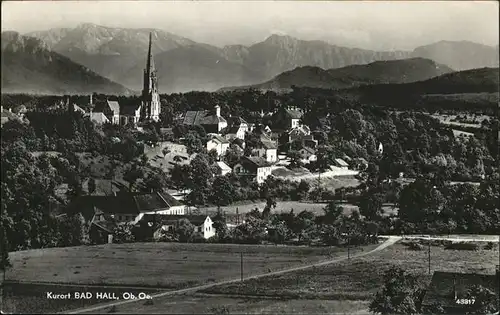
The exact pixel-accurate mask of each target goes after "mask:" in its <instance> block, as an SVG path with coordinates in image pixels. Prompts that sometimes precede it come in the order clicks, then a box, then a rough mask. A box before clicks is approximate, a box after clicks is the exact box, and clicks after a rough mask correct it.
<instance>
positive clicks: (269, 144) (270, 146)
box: [260, 140, 276, 150]
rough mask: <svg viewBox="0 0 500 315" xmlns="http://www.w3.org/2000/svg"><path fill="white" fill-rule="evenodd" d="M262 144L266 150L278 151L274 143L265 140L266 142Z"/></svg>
mask: <svg viewBox="0 0 500 315" xmlns="http://www.w3.org/2000/svg"><path fill="white" fill-rule="evenodd" d="M260 144H261V146H262V147H263V148H265V149H266V150H272V149H276V145H275V144H274V142H272V141H266V140H264V141H261V142H260Z"/></svg>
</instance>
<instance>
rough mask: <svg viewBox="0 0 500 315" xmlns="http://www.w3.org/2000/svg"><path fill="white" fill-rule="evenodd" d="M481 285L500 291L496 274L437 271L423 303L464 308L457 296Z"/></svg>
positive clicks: (463, 294) (461, 296)
mask: <svg viewBox="0 0 500 315" xmlns="http://www.w3.org/2000/svg"><path fill="white" fill-rule="evenodd" d="M474 285H481V286H483V287H485V288H488V289H490V290H492V291H496V292H497V293H498V290H499V282H498V276H497V275H495V274H476V273H455V272H442V271H435V272H434V274H433V275H432V280H431V283H430V284H429V287H428V289H427V292H426V294H425V296H424V299H423V301H422V305H424V306H431V305H436V304H438V305H440V306H442V307H445V308H462V307H463V306H461V305H457V304H456V301H455V293H456V298H459V299H460V298H465V297H466V295H467V292H468V290H469V289H471V288H472V287H473V286H474Z"/></svg>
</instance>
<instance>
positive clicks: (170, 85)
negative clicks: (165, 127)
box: [120, 45, 258, 93]
mask: <svg viewBox="0 0 500 315" xmlns="http://www.w3.org/2000/svg"><path fill="white" fill-rule="evenodd" d="M154 58H155V66H156V69H157V72H158V85H159V90H160V91H161V92H162V93H173V92H187V91H192V90H205V91H215V90H217V89H218V88H219V87H221V86H224V85H229V84H235V83H237V84H248V83H254V82H258V79H257V77H258V75H257V74H255V73H254V72H252V71H251V70H250V69H247V68H245V67H244V66H242V65H240V64H237V63H233V62H230V61H228V60H226V59H224V58H222V57H220V56H219V55H218V54H217V53H216V52H214V51H212V50H210V49H207V48H205V47H203V46H199V45H195V46H188V47H179V48H176V49H173V50H170V51H167V52H163V53H160V54H157V55H155V56H154ZM143 68H144V65H143V64H142V63H140V64H137V65H136V66H135V67H133V68H132V69H130V70H128V71H127V72H126V73H125V74H124V75H123V76H122V77H121V78H120V82H123V83H124V84H125V85H126V86H130V87H133V88H136V89H137V88H140V87H141V86H142V73H143Z"/></svg>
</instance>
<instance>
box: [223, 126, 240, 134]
mask: <svg viewBox="0 0 500 315" xmlns="http://www.w3.org/2000/svg"><path fill="white" fill-rule="evenodd" d="M240 129H241V126H240V125H233V126H232V127H229V128H227V129H226V131H225V133H226V134H236V133H238V131H239V130H240Z"/></svg>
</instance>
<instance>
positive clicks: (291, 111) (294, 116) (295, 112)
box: [285, 109, 302, 119]
mask: <svg viewBox="0 0 500 315" xmlns="http://www.w3.org/2000/svg"><path fill="white" fill-rule="evenodd" d="M285 113H286V114H287V115H288V116H289V117H290V118H291V119H300V118H301V117H302V112H301V111H298V110H294V109H285Z"/></svg>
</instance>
